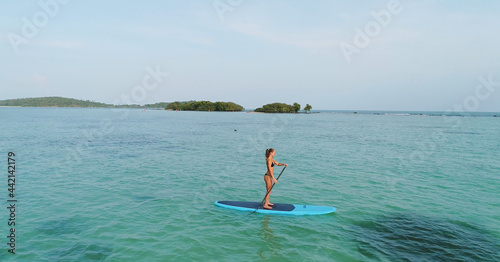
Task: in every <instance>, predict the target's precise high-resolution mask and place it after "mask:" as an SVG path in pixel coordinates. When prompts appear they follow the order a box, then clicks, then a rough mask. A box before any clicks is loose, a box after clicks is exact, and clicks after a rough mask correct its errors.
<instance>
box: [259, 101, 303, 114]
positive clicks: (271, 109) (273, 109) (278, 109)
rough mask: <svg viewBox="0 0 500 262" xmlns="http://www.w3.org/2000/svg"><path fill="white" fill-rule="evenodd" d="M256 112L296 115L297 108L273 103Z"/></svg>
mask: <svg viewBox="0 0 500 262" xmlns="http://www.w3.org/2000/svg"><path fill="white" fill-rule="evenodd" d="M254 111H255V112H262V113H295V108H294V107H293V106H292V105H287V104H284V103H272V104H267V105H264V106H262V107H259V108H257V109H255V110H254Z"/></svg>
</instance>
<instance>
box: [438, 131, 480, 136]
mask: <svg viewBox="0 0 500 262" xmlns="http://www.w3.org/2000/svg"><path fill="white" fill-rule="evenodd" d="M444 133H445V134H454V135H480V134H481V133H477V132H458V131H447V132H444Z"/></svg>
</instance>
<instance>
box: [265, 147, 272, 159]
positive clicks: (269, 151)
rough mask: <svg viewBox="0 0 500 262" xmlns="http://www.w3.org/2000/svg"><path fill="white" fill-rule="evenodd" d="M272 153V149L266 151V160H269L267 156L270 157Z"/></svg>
mask: <svg viewBox="0 0 500 262" xmlns="http://www.w3.org/2000/svg"><path fill="white" fill-rule="evenodd" d="M272 152H274V148H269V149H266V159H268V158H269V156H270V155H271V153H272Z"/></svg>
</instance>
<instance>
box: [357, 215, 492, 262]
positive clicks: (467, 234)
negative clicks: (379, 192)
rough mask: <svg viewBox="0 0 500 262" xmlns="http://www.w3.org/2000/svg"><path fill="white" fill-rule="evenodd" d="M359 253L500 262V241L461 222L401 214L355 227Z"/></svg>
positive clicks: (378, 256)
mask: <svg viewBox="0 0 500 262" xmlns="http://www.w3.org/2000/svg"><path fill="white" fill-rule="evenodd" d="M353 234H354V239H355V241H356V242H358V243H359V244H358V251H359V252H360V253H361V254H363V255H364V256H365V257H367V258H370V259H374V260H384V259H389V260H391V261H499V260H500V242H499V240H498V239H496V238H495V237H494V236H492V235H490V234H488V233H487V232H486V231H485V230H483V229H480V228H478V227H475V226H473V225H470V224H468V223H465V222H462V221H451V220H446V219H437V218H429V217H424V216H420V215H416V214H408V213H400V214H393V215H390V216H384V217H380V218H378V219H376V220H371V221H362V222H358V223H356V225H355V227H353Z"/></svg>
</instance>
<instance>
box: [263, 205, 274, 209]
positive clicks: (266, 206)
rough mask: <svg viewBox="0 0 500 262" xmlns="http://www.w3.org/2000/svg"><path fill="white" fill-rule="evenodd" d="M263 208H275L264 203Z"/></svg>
mask: <svg viewBox="0 0 500 262" xmlns="http://www.w3.org/2000/svg"><path fill="white" fill-rule="evenodd" d="M263 208H264V209H273V207H270V206H268V205H264V207H263Z"/></svg>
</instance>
